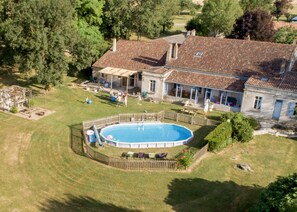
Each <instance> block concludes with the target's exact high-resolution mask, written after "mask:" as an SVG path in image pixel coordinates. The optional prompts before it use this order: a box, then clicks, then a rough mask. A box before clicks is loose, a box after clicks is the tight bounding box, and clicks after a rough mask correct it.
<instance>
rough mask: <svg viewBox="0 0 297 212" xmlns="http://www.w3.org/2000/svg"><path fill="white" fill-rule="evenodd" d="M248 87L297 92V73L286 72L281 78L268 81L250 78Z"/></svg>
mask: <svg viewBox="0 0 297 212" xmlns="http://www.w3.org/2000/svg"><path fill="white" fill-rule="evenodd" d="M246 85H251V86H257V87H263V88H274V89H280V90H286V91H297V73H296V72H286V73H285V74H284V75H283V76H281V77H268V79H267V81H263V80H261V77H250V78H249V79H248V80H247V82H246Z"/></svg>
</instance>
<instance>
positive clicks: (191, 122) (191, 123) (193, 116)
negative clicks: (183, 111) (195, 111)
mask: <svg viewBox="0 0 297 212" xmlns="http://www.w3.org/2000/svg"><path fill="white" fill-rule="evenodd" d="M193 117H194V116H191V125H193Z"/></svg>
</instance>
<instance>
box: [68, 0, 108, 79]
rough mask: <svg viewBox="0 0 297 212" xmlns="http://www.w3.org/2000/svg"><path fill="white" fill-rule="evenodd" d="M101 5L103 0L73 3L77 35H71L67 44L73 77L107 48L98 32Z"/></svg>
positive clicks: (100, 22) (85, 0) (78, 0)
mask: <svg viewBox="0 0 297 212" xmlns="http://www.w3.org/2000/svg"><path fill="white" fill-rule="evenodd" d="M103 5H104V1H103V0H76V1H75V20H76V21H75V23H76V27H77V30H78V33H79V35H76V34H75V33H74V34H72V36H73V37H72V38H71V43H70V44H69V45H70V47H69V48H70V49H69V50H71V53H72V56H73V57H72V61H71V66H70V67H71V69H70V70H69V71H70V72H71V73H72V74H74V75H76V74H77V73H78V72H79V71H81V70H82V69H83V68H86V67H88V66H90V65H91V63H92V62H94V61H95V59H96V58H97V57H98V56H99V55H100V54H101V53H103V52H104V51H105V49H106V47H107V44H106V42H105V41H104V38H103V35H102V33H101V32H100V26H101V24H102V18H101V16H102V14H103V11H102V9H103Z"/></svg>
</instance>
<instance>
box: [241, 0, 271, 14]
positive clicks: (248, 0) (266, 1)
mask: <svg viewBox="0 0 297 212" xmlns="http://www.w3.org/2000/svg"><path fill="white" fill-rule="evenodd" d="M272 1H273V0H240V1H239V4H240V6H241V8H242V10H243V11H244V12H246V11H250V10H258V9H259V10H265V11H271V9H272Z"/></svg>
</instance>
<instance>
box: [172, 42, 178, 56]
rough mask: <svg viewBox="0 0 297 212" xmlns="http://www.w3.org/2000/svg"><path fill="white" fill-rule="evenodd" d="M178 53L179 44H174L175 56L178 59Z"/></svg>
mask: <svg viewBox="0 0 297 212" xmlns="http://www.w3.org/2000/svg"><path fill="white" fill-rule="evenodd" d="M177 55H178V44H177V43H175V44H174V49H173V58H174V59H175V60H176V59H177Z"/></svg>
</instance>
